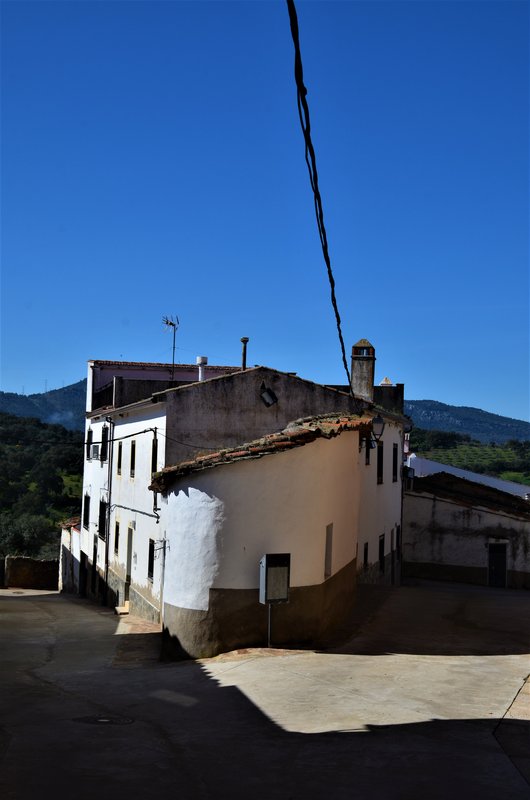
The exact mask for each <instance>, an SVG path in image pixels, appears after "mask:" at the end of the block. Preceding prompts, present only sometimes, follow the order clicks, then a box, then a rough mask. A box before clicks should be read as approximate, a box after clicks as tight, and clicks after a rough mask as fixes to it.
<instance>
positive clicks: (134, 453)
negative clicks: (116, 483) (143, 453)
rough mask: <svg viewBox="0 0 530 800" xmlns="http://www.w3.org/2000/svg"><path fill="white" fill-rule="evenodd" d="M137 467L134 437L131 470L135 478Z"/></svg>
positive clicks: (132, 476)
mask: <svg viewBox="0 0 530 800" xmlns="http://www.w3.org/2000/svg"><path fill="white" fill-rule="evenodd" d="M135 468H136V442H135V441H134V439H133V441H132V442H131V470H130V475H131V478H134V470H135Z"/></svg>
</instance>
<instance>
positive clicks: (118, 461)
mask: <svg viewBox="0 0 530 800" xmlns="http://www.w3.org/2000/svg"><path fill="white" fill-rule="evenodd" d="M122 457H123V442H118V457H117V459H116V474H117V475H121V460H122Z"/></svg>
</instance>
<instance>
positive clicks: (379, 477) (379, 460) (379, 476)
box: [377, 442, 384, 483]
mask: <svg viewBox="0 0 530 800" xmlns="http://www.w3.org/2000/svg"><path fill="white" fill-rule="evenodd" d="M383 461H384V450H383V442H377V483H383Z"/></svg>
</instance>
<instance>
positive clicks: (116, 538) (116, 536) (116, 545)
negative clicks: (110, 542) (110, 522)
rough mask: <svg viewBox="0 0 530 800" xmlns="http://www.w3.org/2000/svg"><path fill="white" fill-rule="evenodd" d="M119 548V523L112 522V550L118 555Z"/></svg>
mask: <svg viewBox="0 0 530 800" xmlns="http://www.w3.org/2000/svg"><path fill="white" fill-rule="evenodd" d="M119 549H120V523H119V522H115V523H114V552H115V554H116V555H118V551H119Z"/></svg>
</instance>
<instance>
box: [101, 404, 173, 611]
mask: <svg viewBox="0 0 530 800" xmlns="http://www.w3.org/2000/svg"><path fill="white" fill-rule="evenodd" d="M115 423H116V424H115V427H114V440H115V441H114V447H113V469H112V487H111V512H110V554H109V560H110V565H111V567H113V568H114V569H116V568H117V571H118V572H120V573H125V568H126V563H127V529H128V528H132V529H133V549H132V565H131V566H132V570H131V583H132V584H134V585H135V586H136V587H137V588H139V589H143V590H145V591H147V593H148V594H149V595H153V597H155V598H159V597H160V591H161V586H160V584H161V561H162V560H161V558H160V557H159V553H160V552H161V551H160V550H157V558H155V563H154V576H153V581H152V582H151V581H150V580H149V579H148V575H147V568H148V557H149V539H153V540H154V541H155V542H157V541H159V540H160V539H161V538H162V536H163V534H162V526H161V525H160V523H157V512H155V511H154V508H153V507H154V500H155V497H154V495H153V492H151V491H149V488H148V487H149V484H150V483H151V448H152V443H153V433H152V432H151V431H148V430H147V429H149V428H156V429H157V437H158V458H157V470H160V469H162V467H163V466H164V451H165V436H164V434H165V431H166V421H165V408H164V406H159V405H154V406H153V405H150V406H147V407H144V408H137V409H133V410H129V411H128V412H125V413H124V416H123V417H122V416H119V415H115ZM146 430H147V432H144V431H146ZM120 441H121V442H122V465H121V475H118V473H117V458H118V445H119V442H120ZM133 441H134V442H135V443H136V459H135V469H134V476H131V474H130V464H131V443H132V442H133ZM157 500H158V498H157ZM116 521H118V522H119V523H120V536H119V546H118V554H117V555H116V554H115V553H114V532H115V523H116Z"/></svg>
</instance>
